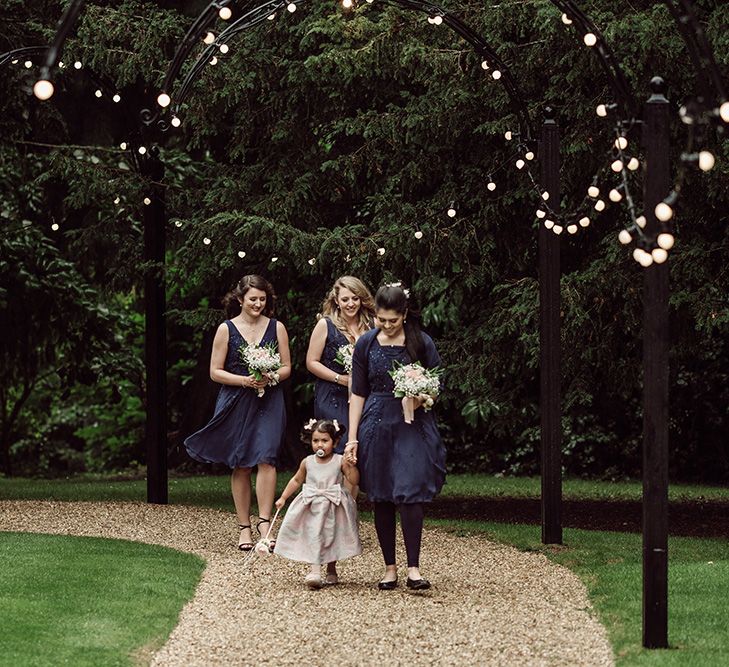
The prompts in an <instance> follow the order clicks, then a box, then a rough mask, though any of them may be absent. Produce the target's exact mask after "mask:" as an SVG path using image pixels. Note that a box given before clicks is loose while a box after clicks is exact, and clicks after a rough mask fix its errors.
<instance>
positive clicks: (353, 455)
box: [344, 440, 359, 465]
mask: <svg viewBox="0 0 729 667" xmlns="http://www.w3.org/2000/svg"><path fill="white" fill-rule="evenodd" d="M358 446H359V440H350V441H349V442H348V443H347V444H346V445H345V447H344V460H345V462H346V463H349V464H352V465H355V464H356V463H357V447H358Z"/></svg>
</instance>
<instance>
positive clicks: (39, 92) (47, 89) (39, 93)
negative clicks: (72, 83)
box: [33, 79, 54, 100]
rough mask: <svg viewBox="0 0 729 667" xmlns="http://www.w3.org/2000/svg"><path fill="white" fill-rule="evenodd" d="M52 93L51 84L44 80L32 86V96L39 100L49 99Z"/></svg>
mask: <svg viewBox="0 0 729 667" xmlns="http://www.w3.org/2000/svg"><path fill="white" fill-rule="evenodd" d="M53 92H54V89H53V84H52V83H51V82H50V81H47V80H46V79H41V80H40V81H36V82H35V85H34V86H33V95H35V96H36V97H37V98H38V99H39V100H48V99H50V98H51V97H52V96H53Z"/></svg>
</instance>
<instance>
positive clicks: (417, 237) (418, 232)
mask: <svg viewBox="0 0 729 667" xmlns="http://www.w3.org/2000/svg"><path fill="white" fill-rule="evenodd" d="M414 236H415V238H416V239H418V240H420V239H422V238H423V232H421V231H420V230H418V231H417V232H415V235H414Z"/></svg>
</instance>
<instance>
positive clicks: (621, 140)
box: [615, 137, 628, 151]
mask: <svg viewBox="0 0 729 667" xmlns="http://www.w3.org/2000/svg"><path fill="white" fill-rule="evenodd" d="M627 147H628V140H627V139H626V138H625V137H618V138H617V139H616V140H615V148H618V149H620V150H621V151H624V150H625V149H626V148H627Z"/></svg>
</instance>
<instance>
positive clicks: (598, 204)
mask: <svg viewBox="0 0 729 667" xmlns="http://www.w3.org/2000/svg"><path fill="white" fill-rule="evenodd" d="M595 210H596V211H604V210H605V202H604V201H603V200H602V199H598V200H597V201H596V202H595Z"/></svg>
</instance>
